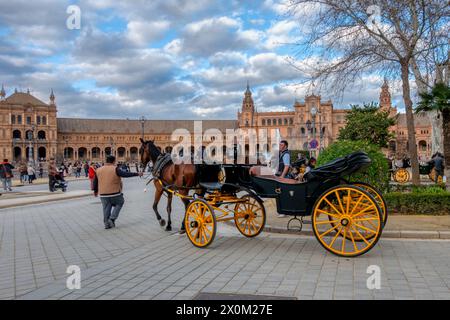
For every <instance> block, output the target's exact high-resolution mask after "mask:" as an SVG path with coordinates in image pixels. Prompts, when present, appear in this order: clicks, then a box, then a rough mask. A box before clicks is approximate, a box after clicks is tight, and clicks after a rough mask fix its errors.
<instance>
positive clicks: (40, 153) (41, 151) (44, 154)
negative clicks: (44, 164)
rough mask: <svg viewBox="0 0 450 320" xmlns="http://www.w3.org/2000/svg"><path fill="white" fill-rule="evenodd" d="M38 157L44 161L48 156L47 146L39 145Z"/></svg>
mask: <svg viewBox="0 0 450 320" xmlns="http://www.w3.org/2000/svg"><path fill="white" fill-rule="evenodd" d="M38 158H39V160H40V161H44V160H45V159H46V158H47V150H46V149H45V147H39V149H38Z"/></svg>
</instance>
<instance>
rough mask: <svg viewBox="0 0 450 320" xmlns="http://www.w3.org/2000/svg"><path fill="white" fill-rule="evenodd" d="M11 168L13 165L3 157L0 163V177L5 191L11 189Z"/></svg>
mask: <svg viewBox="0 0 450 320" xmlns="http://www.w3.org/2000/svg"><path fill="white" fill-rule="evenodd" d="M13 169H14V166H13V165H12V164H10V163H9V162H8V159H3V162H2V163H0V179H1V180H2V183H3V189H4V190H5V191H12V189H11V179H12V178H13V172H12V171H13Z"/></svg>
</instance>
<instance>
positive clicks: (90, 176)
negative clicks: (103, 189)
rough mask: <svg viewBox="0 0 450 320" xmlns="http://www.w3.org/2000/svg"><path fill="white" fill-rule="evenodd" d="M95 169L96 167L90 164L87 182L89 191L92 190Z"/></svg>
mask: <svg viewBox="0 0 450 320" xmlns="http://www.w3.org/2000/svg"><path fill="white" fill-rule="evenodd" d="M95 169H96V166H95V165H94V163H91V165H90V166H89V174H88V176H89V181H90V183H91V190H94V178H95Z"/></svg>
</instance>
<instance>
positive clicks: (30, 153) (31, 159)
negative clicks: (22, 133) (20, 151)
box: [28, 124, 36, 167]
mask: <svg viewBox="0 0 450 320" xmlns="http://www.w3.org/2000/svg"><path fill="white" fill-rule="evenodd" d="M35 129H36V126H35V125H34V124H32V125H31V131H28V140H29V146H28V161H29V162H30V164H31V165H33V167H34V150H33V140H34V130H35Z"/></svg>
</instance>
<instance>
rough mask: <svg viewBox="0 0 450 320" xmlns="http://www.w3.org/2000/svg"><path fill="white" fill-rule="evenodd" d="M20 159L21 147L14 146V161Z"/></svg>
mask: <svg viewBox="0 0 450 320" xmlns="http://www.w3.org/2000/svg"><path fill="white" fill-rule="evenodd" d="M21 159H22V149H20V147H14V161H19V160H21Z"/></svg>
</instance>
